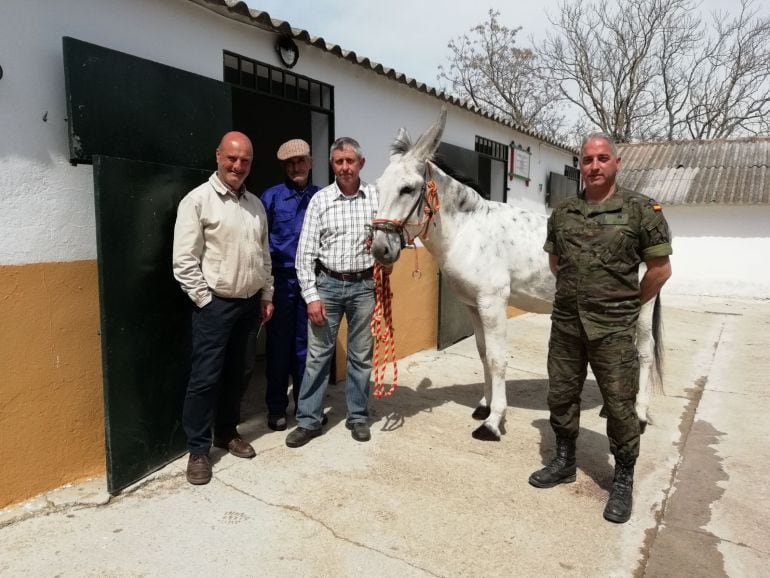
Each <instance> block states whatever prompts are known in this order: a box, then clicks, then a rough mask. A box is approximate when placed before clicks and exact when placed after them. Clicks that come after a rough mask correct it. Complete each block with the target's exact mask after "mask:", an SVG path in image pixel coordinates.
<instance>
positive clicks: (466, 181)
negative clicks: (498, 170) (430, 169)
mask: <svg viewBox="0 0 770 578" xmlns="http://www.w3.org/2000/svg"><path fill="white" fill-rule="evenodd" d="M428 160H430V161H431V162H432V163H433V164H434V165H436V166H437V167H438V168H440V169H441V170H442V171H444V172H445V173H446V175H447V176H448V177H451V178H453V179H454V180H456V181H457V182H458V183H461V184H463V185H465V186H466V187H470V188H471V189H473V190H474V191H476V192H477V193H478V194H479V195H481V196H482V197H483V196H484V189H482V188H481V185H480V184H479V183H478V182H477V181H475V180H474V179H472V178H470V177H469V176H467V175H465V174H463V173H461V172H460V171H456V170H455V169H453V168H452V167H450V166H449V165H448V164H447V162H446V159H444V157H442V156H441V155H440V154H438V153H436V154H434V155H433V156H432V157H431V158H430V159H428Z"/></svg>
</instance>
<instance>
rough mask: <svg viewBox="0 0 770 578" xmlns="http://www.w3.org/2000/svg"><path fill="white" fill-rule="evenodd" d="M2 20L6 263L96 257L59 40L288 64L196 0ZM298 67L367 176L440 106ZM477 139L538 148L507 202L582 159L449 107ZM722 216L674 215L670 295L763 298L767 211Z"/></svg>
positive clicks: (331, 70) (209, 68)
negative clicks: (321, 93)
mask: <svg viewBox="0 0 770 578" xmlns="http://www.w3.org/2000/svg"><path fill="white" fill-rule="evenodd" d="M251 4H252V7H255V8H258V7H259V6H258V3H257V2H252V3H251ZM0 22H2V23H3V24H4V26H3V34H0V55H2V56H0V66H2V67H3V70H4V76H3V78H2V79H0V102H2V103H3V105H2V107H0V134H2V137H3V138H2V139H1V140H0V214H1V215H2V216H3V217H2V220H1V221H0V234H1V235H2V238H3V243H2V245H0V265H20V264H26V263H39V262H60V261H75V260H82V259H94V258H95V257H96V234H95V217H94V201H93V179H92V167H91V166H89V165H79V166H76V167H73V166H71V165H70V164H69V145H68V138H67V119H66V106H65V104H66V100H65V87H64V68H63V58H62V37H63V36H71V37H74V38H77V39H80V40H84V41H86V42H91V43H94V44H99V45H101V46H105V47H108V48H111V49H115V50H119V51H123V52H127V53H129V54H132V55H135V56H138V57H142V58H147V59H150V60H154V61H157V62H160V63H163V64H167V65H170V66H174V67H177V68H181V69H183V70H186V71H189V72H194V73H197V74H202V75H204V76H207V77H210V78H214V79H217V80H221V79H222V76H223V70H222V51H223V50H229V51H233V52H236V53H238V54H242V55H244V56H247V57H249V58H253V59H256V60H260V61H263V62H268V63H270V64H273V65H278V62H277V59H276V57H275V53H274V51H273V41H274V39H275V35H274V34H272V33H268V32H264V31H261V30H258V29H256V28H254V27H251V26H247V25H244V24H241V23H236V22H233V21H230V20H228V19H226V18H223V17H221V16H219V15H217V14H215V13H213V12H211V11H209V10H206V9H204V8H202V7H200V6H197V5H195V4H192V3H191V2H188V1H187V0H164V1H163V2H157V1H153V0H131V1H130V2H127V1H125V0H100V1H98V2H97V1H96V0H68V1H67V2H48V1H44V0H4V1H3V2H2V3H0ZM8 23H12V25H8ZM310 32H311V33H312V32H313V31H312V30H311V31H310ZM330 40H331V41H334V39H330ZM383 64H385V65H387V64H388V63H383ZM294 71H295V72H296V73H298V74H300V75H304V76H308V77H311V78H314V79H317V80H320V81H322V82H325V83H328V84H331V85H332V86H334V97H335V117H334V118H335V126H334V127H333V129H334V134H335V136H345V135H347V136H353V137H355V138H357V139H358V140H359V142H361V145H362V146H363V149H364V152H365V154H366V157H367V163H366V166H365V169H364V171H363V173H362V176H363V178H364V179H366V180H368V181H374V180H375V179H376V178H377V176H379V174H380V173H381V172H382V171H383V169H384V168H385V166H386V165H387V163H388V158H389V147H390V143H391V142H392V140H393V138H394V137H395V135H396V133H397V130H398V128H399V127H401V126H405V127H407V128H408V129H409V131H410V133H411V134H412V136H413V137H414V138H416V137H417V136H418V135H419V134H420V133H421V132H422V131H424V130H425V129H426V128H427V127H428V126H430V124H431V123H432V122H433V121H434V119H435V118H436V117H437V116H438V112H439V109H440V107H441V105H442V103H441V102H440V101H439V100H437V99H436V98H433V97H431V96H428V95H426V94H423V93H419V92H417V91H415V90H413V89H410V88H408V87H406V86H404V85H401V84H398V83H396V82H394V81H392V80H389V79H387V78H385V77H383V76H379V75H377V74H376V73H374V72H372V71H370V70H367V69H365V68H363V67H361V66H358V65H355V64H353V63H350V62H348V61H345V60H341V59H339V58H338V57H336V56H334V55H332V54H330V53H326V52H322V51H320V50H318V49H315V48H312V47H310V46H307V45H304V44H300V60H299V62H298V64H297V66H296V67H295V68H294ZM476 135H479V136H482V137H484V138H487V139H491V140H494V141H497V142H500V143H505V144H510V143H511V142H512V141H513V142H515V143H516V144H517V145H521V146H523V147H525V148H527V147H529V148H530V150H531V153H532V155H531V158H530V181H529V183H528V184H527V183H525V181H523V180H521V179H516V178H514V179H512V180H509V182H508V186H509V191H508V195H507V196H508V202H509V203H511V204H516V205H518V206H521V207H523V208H526V209H529V210H533V211H538V212H546V211H547V209H546V206H545V194H546V186H547V177H548V174H549V173H550V172H551V171H555V172H560V173H561V172H563V169H564V165H571V164H572V153H571V152H569V151H566V150H561V149H558V148H556V147H553V146H551V145H547V144H545V143H542V142H540V141H538V140H537V139H535V138H532V137H528V136H526V135H523V134H521V133H518V132H516V131H513V130H511V129H509V128H507V127H505V126H503V125H500V124H498V123H495V122H493V121H490V120H487V119H484V118H482V117H479V116H478V115H475V114H473V113H471V112H468V111H466V110H464V109H460V108H457V107H452V106H450V107H449V114H448V120H447V126H446V130H445V133H444V140H445V141H446V142H448V143H451V144H454V145H457V146H461V147H463V148H466V149H470V150H473V149H474V141H475V137H476ZM215 145H216V143H212V164H213V148H214V147H215ZM714 209H718V208H715V207H705V208H699V207H671V208H666V215H667V217H668V218H669V221H670V222H671V224H672V229H673V231H674V235H675V242H674V250H675V255H674V277H673V279H672V280H671V282H670V283H669V284H668V286H667V287H666V291H669V292H672V293H683V294H698V295H719V296H739V297H767V296H768V295H770V270H768V269H767V268H766V267H764V268H763V267H762V266H761V264H762V262H763V260H764V258H763V256H764V255H766V254H767V253H768V250H769V249H770V232H769V231H770V207H748V208H745V207H723V208H722V209H723V210H721V211H719V210H717V211H714ZM709 211H711V212H709Z"/></svg>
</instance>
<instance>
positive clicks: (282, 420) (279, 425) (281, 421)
mask: <svg viewBox="0 0 770 578" xmlns="http://www.w3.org/2000/svg"><path fill="white" fill-rule="evenodd" d="M287 425H288V424H287V422H286V415H285V414H282V413H281V414H272V415H271V414H268V416H267V427H269V428H270V429H271V430H273V431H284V430H285V429H286V427H287Z"/></svg>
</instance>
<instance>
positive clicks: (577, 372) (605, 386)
mask: <svg viewBox="0 0 770 578" xmlns="http://www.w3.org/2000/svg"><path fill="white" fill-rule="evenodd" d="M577 323H578V324H579V323H580V322H579V321H578V322H577ZM575 333H579V335H575ZM634 339H635V330H634V328H632V329H630V330H627V331H623V332H620V333H613V334H611V335H607V336H605V337H602V338H600V339H595V340H589V339H588V337H587V336H586V334H585V331H583V329H582V327H581V328H580V331H579V332H576V331H575V327H574V326H570V327H561V323H559V322H553V323H552V325H551V337H550V341H549V344H548V380H549V386H548V408H549V409H550V411H551V427H552V428H553V431H554V433H556V436H557V437H560V438H566V439H575V438H577V436H578V433H579V430H580V394H581V393H582V391H583V383H584V382H585V379H586V373H587V365H588V364H589V363H590V364H591V370H592V371H593V373H594V376H595V377H596V382H597V384H598V385H599V391H600V392H601V394H602V399H603V400H604V407H605V410H606V413H607V437H608V438H609V441H610V451H611V452H612V455H613V456H615V460H616V461H617V462H619V463H622V464H625V465H633V464H634V463H635V462H636V458H637V457H638V456H639V418H638V417H637V415H636V409H635V407H634V404H635V402H636V394H637V393H638V391H639V355H638V352H637V350H636V346H635V344H634Z"/></svg>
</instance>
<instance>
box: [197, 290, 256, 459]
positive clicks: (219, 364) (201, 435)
mask: <svg viewBox="0 0 770 578" xmlns="http://www.w3.org/2000/svg"><path fill="white" fill-rule="evenodd" d="M259 315H260V311H259V297H258V295H254V296H253V297H250V298H248V299H225V298H222V297H214V298H213V300H212V301H211V303H209V304H208V305H206V306H205V307H203V308H197V307H195V308H194V310H193V313H192V368H191V371H190V381H189V382H188V384H187V394H186V395H185V400H184V410H183V414H182V425H183V426H184V431H185V434H187V448H188V449H189V451H190V453H191V454H207V453H208V452H209V448H210V447H211V426H212V422H213V425H214V433H215V435H216V437H218V438H223V439H229V438H231V437H232V436H233V435H235V434H236V433H237V430H236V426H237V425H238V422H240V417H241V416H240V413H241V398H242V397H243V394H244V392H245V391H246V386H247V385H248V383H249V379H250V378H251V370H252V369H253V363H248V359H247V357H248V353H249V351H248V349H249V348H248V343H249V335H250V334H251V335H253V334H254V328H255V327H256V325H257V323H258V322H259ZM252 353H253V352H252Z"/></svg>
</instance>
